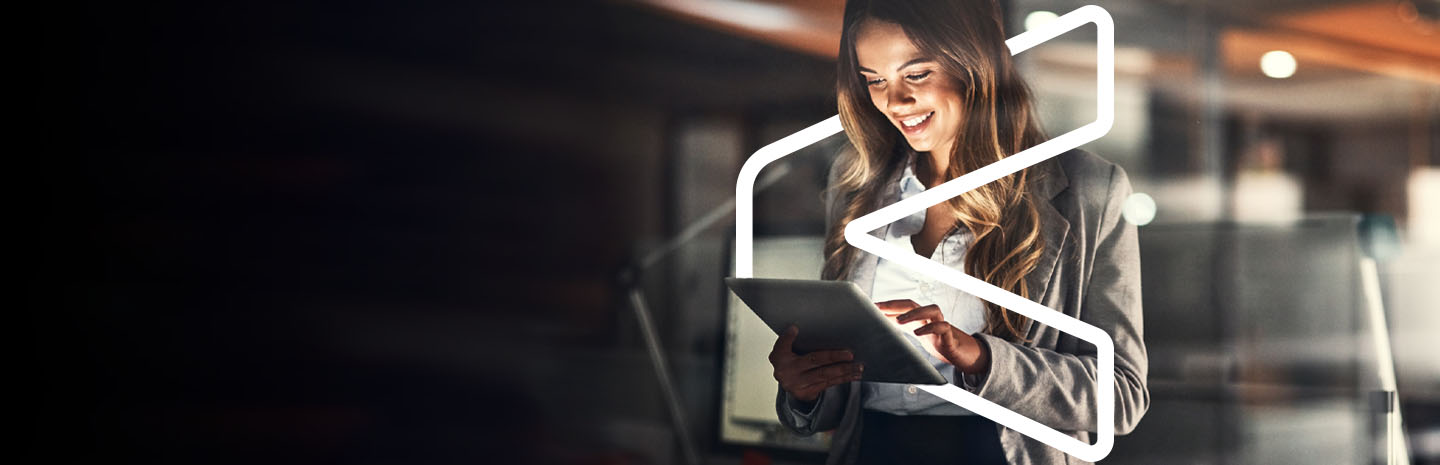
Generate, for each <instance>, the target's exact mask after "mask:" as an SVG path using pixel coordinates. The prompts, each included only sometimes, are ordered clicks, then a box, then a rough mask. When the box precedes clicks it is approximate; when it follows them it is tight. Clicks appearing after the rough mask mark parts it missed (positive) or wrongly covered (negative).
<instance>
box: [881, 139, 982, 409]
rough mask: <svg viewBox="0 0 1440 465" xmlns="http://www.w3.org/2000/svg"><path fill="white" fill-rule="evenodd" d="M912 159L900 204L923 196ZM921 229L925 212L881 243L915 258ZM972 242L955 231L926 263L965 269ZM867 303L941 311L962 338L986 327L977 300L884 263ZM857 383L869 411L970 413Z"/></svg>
mask: <svg viewBox="0 0 1440 465" xmlns="http://www.w3.org/2000/svg"><path fill="white" fill-rule="evenodd" d="M913 160H914V157H911V163H910V164H909V166H907V167H906V168H905V173H904V175H902V176H901V178H900V186H898V191H899V197H900V198H901V199H904V198H909V197H910V196H912V195H915V194H919V193H920V192H924V191H925V186H924V185H923V184H921V183H920V180H919V179H918V178H916V177H915V174H914V169H913V166H914V163H913ZM924 224H925V211H924V210H921V211H920V212H919V213H917V214H915V215H911V216H910V217H907V218H904V219H902V220H900V221H897V222H896V223H895V224H892V225H890V227H889V228H888V232H887V233H886V237H885V241H886V242H888V243H890V245H892V246H894V247H897V248H900V249H901V250H907V251H910V252H912V253H913V252H914V250H915V249H914V247H913V246H912V245H911V242H910V237H911V236H912V235H913V234H917V233H919V232H920V231H919V230H920V228H921V227H923V226H924ZM970 242H971V235H970V233H969V231H966V230H965V229H964V228H959V229H957V230H956V231H955V232H953V233H951V234H950V235H947V236H945V238H944V239H942V240H941V241H940V243H939V244H938V245H937V246H936V247H935V250H934V252H933V253H931V254H930V259H931V260H935V261H937V262H940V263H943V264H945V265H946V266H949V267H952V268H956V269H964V267H965V252H966V250H968V249H969V245H970ZM870 298H871V299H872V300H874V301H875V302H884V301H888V300H900V299H910V300H913V301H915V303H917V304H920V305H922V306H923V305H932V304H933V305H938V306H939V307H940V312H941V313H942V314H944V316H945V321H947V322H949V323H950V324H952V325H954V326H955V327H956V328H959V329H960V330H961V331H965V332H966V333H970V334H974V333H976V332H979V331H980V330H981V329H984V327H985V306H984V303H983V302H981V301H980V299H979V298H977V297H975V296H973V295H970V294H967V293H965V292H962V291H960V290H959V289H955V288H953V287H950V285H948V284H945V283H942V282H939V281H937V280H935V279H933V278H930V277H928V276H925V275H922V274H920V273H916V272H914V271H913V270H910V269H908V268H905V267H903V266H901V265H899V264H897V263H895V262H891V261H889V260H885V259H883V258H882V259H880V261H879V263H878V264H877V266H876V268H875V285H874V287H873V288H872V289H871V291H870ZM877 311H878V310H877ZM912 331H913V328H912ZM903 333H904V334H905V335H906V338H907V339H909V340H910V343H911V344H914V345H915V347H916V348H918V349H920V352H921V353H922V354H924V356H925V359H926V361H928V362H930V365H931V366H934V367H935V369H936V370H938V371H939V372H940V374H941V375H944V376H945V379H946V380H947V381H949V382H950V383H952V384H958V383H956V378H955V377H956V376H957V373H956V371H955V367H954V366H952V365H950V363H949V362H946V361H944V360H942V359H939V358H936V357H935V356H934V355H931V354H930V352H929V351H928V350H926V349H925V347H924V345H923V343H922V342H921V341H920V339H919V338H917V337H915V336H914V335H913V333H911V331H903ZM861 384H862V389H863V390H862V392H861V399H862V405H863V407H864V408H867V409H870V410H876V411H881V412H886V413H890V414H895V415H971V414H972V413H971V412H970V411H969V410H966V409H964V408H961V407H960V406H958V405H955V404H953V403H950V402H948V401H946V400H944V399H941V398H939V397H935V396H934V395H931V394H930V393H928V392H925V391H923V390H920V389H919V388H918V387H916V386H913V385H908V384H895V383H873V382H868V381H867V382H863V383H861Z"/></svg>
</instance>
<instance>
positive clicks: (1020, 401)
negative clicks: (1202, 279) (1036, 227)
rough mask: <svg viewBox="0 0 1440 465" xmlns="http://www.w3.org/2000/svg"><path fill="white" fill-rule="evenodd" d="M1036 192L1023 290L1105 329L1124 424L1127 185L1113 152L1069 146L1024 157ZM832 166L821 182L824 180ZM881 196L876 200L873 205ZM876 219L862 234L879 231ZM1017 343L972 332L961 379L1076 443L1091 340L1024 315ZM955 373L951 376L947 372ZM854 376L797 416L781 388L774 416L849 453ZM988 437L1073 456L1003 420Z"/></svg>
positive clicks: (1130, 389) (1135, 360)
mask: <svg viewBox="0 0 1440 465" xmlns="http://www.w3.org/2000/svg"><path fill="white" fill-rule="evenodd" d="M1031 169H1032V171H1031V175H1032V181H1031V182H1032V184H1031V185H1032V186H1033V188H1034V193H1035V194H1036V195H1038V197H1039V198H1042V199H1048V200H1049V202H1042V203H1041V205H1040V206H1039V207H1040V208H1039V209H1040V228H1041V234H1042V235H1043V236H1044V239H1045V253H1044V255H1043V256H1042V258H1041V259H1040V263H1039V265H1038V266H1036V268H1035V270H1034V271H1032V272H1031V273H1030V274H1029V275H1028V276H1026V285H1027V286H1028V288H1029V289H1031V292H1032V295H1031V296H1030V299H1031V300H1034V301H1036V302H1038V303H1040V304H1043V305H1045V306H1047V307H1050V308H1052V309H1055V310H1056V311H1060V312H1064V313H1065V314H1066V315H1069V316H1071V317H1075V318H1078V319H1080V320H1081V321H1084V322H1086V323H1089V324H1091V325H1094V326H1096V327H1098V328H1100V329H1103V330H1105V332H1106V333H1109V334H1110V337H1112V338H1114V340H1115V433H1116V434H1126V433H1129V432H1130V431H1132V430H1134V429H1135V425H1136V424H1137V423H1139V422H1140V417H1141V416H1143V415H1144V414H1145V410H1146V409H1147V408H1149V406H1150V393H1149V391H1148V390H1147V389H1146V387H1145V373H1146V371H1147V359H1146V355H1145V344H1144V342H1143V341H1142V339H1141V331H1142V324H1141V316H1140V250H1139V245H1138V244H1137V239H1136V232H1135V225H1134V224H1131V223H1129V222H1127V221H1125V219H1124V218H1123V217H1122V216H1121V214H1120V211H1121V207H1122V206H1123V205H1124V202H1125V199H1126V198H1127V197H1129V195H1130V181H1129V179H1128V178H1127V177H1126V176H1125V171H1124V170H1123V169H1121V168H1120V167H1119V166H1117V165H1115V164H1114V163H1110V162H1109V161H1106V160H1105V159H1102V158H1100V157H1098V156H1095V155H1092V154H1090V153H1088V152H1084V151H1080V150H1072V151H1070V152H1066V153H1063V154H1060V155H1058V156H1056V157H1054V158H1051V159H1050V160H1046V161H1045V162H1042V163H1040V164H1038V165H1035V166H1034V167H1033V168H1031ZM835 171H838V170H834V169H832V177H831V182H832V183H833V182H834V174H835V173H834V172H835ZM826 204H827V205H826V211H827V214H828V218H827V224H828V225H830V227H834V226H835V222H836V221H838V218H839V215H840V212H841V209H842V208H843V202H838V201H835V199H834V198H832V196H827V197H826ZM882 206H883V205H877V206H876V208H877V209H878V208H880V207H882ZM887 229H888V227H887V228H882V229H880V230H877V231H876V232H874V233H873V234H877V235H880V237H884V234H885V233H886V232H887ZM878 262H879V257H876V256H874V255H871V254H865V253H862V254H860V257H859V258H858V262H857V263H856V264H855V268H854V269H853V272H852V273H851V278H850V280H851V281H853V282H854V283H856V284H857V285H859V286H860V288H861V289H866V290H869V289H871V288H872V287H873V285H874V279H875V267H876V265H877V264H878ZM1022 331H1025V332H1026V334H1027V335H1028V339H1029V340H1030V342H1029V343H1027V344H1017V343H1012V342H1007V341H1005V340H1004V339H1000V338H997V337H994V336H990V335H986V334H981V335H979V337H980V339H981V340H982V341H983V342H984V343H985V344H986V345H988V346H989V348H990V372H989V373H988V374H987V375H985V376H984V377H982V378H981V379H980V380H979V383H978V385H975V386H962V387H965V388H967V389H969V390H970V391H971V392H975V393H976V394H978V395H979V396H980V397H983V398H985V399H986V400H989V401H991V402H994V403H996V404H999V405H1001V406H1004V407H1005V408H1008V409H1010V410H1013V411H1015V412H1016V413H1019V414H1021V415H1024V416H1026V417H1029V418H1031V419H1034V420H1035V421H1038V422H1040V423H1042V424H1044V425H1046V426H1049V427H1051V428H1055V429H1057V430H1060V431H1064V432H1069V433H1070V434H1071V435H1072V436H1074V437H1075V438H1077V439H1079V440H1081V441H1084V442H1086V443H1089V442H1091V437H1090V436H1091V435H1092V432H1093V430H1094V429H1095V422H1096V414H1095V395H1094V394H1095V383H1094V379H1095V375H1094V372H1095V366H1096V365H1095V348H1094V347H1093V346H1091V345H1090V344H1089V343H1085V342H1083V341H1081V340H1080V339H1078V338H1075V337H1074V336H1071V335H1069V334H1065V333H1062V332H1060V331H1059V330H1056V329H1054V328H1050V327H1048V326H1045V325H1042V324H1038V323H1033V322H1032V323H1031V324H1029V325H1028V326H1027V327H1026V328H1023V329H1022ZM956 378H957V380H958V379H960V377H956ZM860 392H861V389H860V385H859V382H851V383H848V384H842V385H838V386H833V387H831V388H829V389H826V390H825V392H823V393H822V394H821V395H820V398H819V399H817V401H816V404H815V405H814V406H813V410H810V411H809V415H806V417H808V418H809V421H806V420H803V419H799V418H797V416H796V414H795V410H792V409H794V408H798V407H797V406H796V404H795V403H794V399H793V398H791V397H790V396H789V394H788V393H786V392H785V391H784V390H783V389H782V390H780V392H779V395H778V396H777V399H776V410H777V413H778V414H779V416H780V421H781V422H782V423H784V424H785V425H786V426H787V427H789V428H790V429H791V430H794V431H795V432H796V433H798V434H802V435H809V434H814V433H815V432H818V431H828V430H834V436H833V437H832V438H831V439H832V442H831V446H830V456H829V459H828V460H827V463H828V464H853V463H855V461H856V459H857V457H858V453H859V450H860V435H861V434H862V433H863V429H864V428H863V425H861V424H860V421H859V419H860V417H861V415H860V405H861V400H860ZM997 427H998V428H1000V443H1001V445H1002V446H1003V447H1004V449H1005V456H1006V459H1007V460H1008V461H1009V462H1010V463H1012V464H1050V463H1085V462H1083V461H1081V460H1079V459H1077V458H1075V457H1071V456H1070V455H1068V454H1065V453H1064V452H1061V451H1060V450H1059V449H1055V448H1052V447H1050V446H1047V445H1045V444H1044V443H1042V442H1040V441H1037V440H1034V439H1030V438H1029V437H1026V436H1025V435H1023V434H1020V433H1018V432H1015V431H1012V430H1010V429H1008V428H1005V427H1003V426H998V425H997Z"/></svg>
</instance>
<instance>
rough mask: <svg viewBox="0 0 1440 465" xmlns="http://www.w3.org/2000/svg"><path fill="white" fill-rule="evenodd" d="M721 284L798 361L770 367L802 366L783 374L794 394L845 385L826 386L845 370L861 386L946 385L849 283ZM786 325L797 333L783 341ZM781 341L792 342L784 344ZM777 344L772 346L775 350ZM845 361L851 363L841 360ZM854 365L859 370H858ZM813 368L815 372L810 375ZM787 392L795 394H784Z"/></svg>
mask: <svg viewBox="0 0 1440 465" xmlns="http://www.w3.org/2000/svg"><path fill="white" fill-rule="evenodd" d="M725 284H726V285H727V286H729V287H730V290H731V291H733V292H735V295H737V296H739V297H740V300H742V301H744V302H745V304H746V305H747V306H749V307H750V309H751V311H753V312H755V314H756V315H758V316H759V317H760V319H761V320H764V321H765V324H766V325H767V326H769V327H770V329H771V330H772V331H774V332H775V334H777V335H780V337H781V338H782V340H784V342H785V344H787V345H788V346H789V347H790V349H791V354H793V355H795V356H797V357H802V358H801V359H800V361H799V362H795V361H794V360H790V359H787V358H784V354H780V355H778V356H777V355H775V354H774V353H772V360H771V361H772V363H775V361H776V358H774V357H779V358H781V361H782V362H788V363H805V365H803V368H805V369H804V370H800V369H799V368H802V366H799V365H796V366H792V367H789V370H787V371H786V373H785V374H786V376H787V377H789V378H791V379H789V380H788V381H789V382H791V383H792V384H794V385H795V387H796V388H797V389H801V390H802V391H806V392H808V390H809V389H806V388H809V387H812V386H811V385H812V384H816V383H822V384H825V385H826V386H827V387H828V386H829V385H833V384H838V382H846V381H838V382H835V383H831V381H837V380H838V379H841V378H844V377H846V376H847V375H853V373H851V372H849V371H848V370H851V369H852V368H854V369H855V371H858V372H859V374H860V380H863V381H873V382H886V383H908V384H946V383H947V381H946V379H945V377H944V376H941V375H940V372H939V371H937V370H936V369H935V367H933V366H931V365H930V363H929V362H927V361H926V360H925V357H924V355H923V354H922V353H921V352H920V349H918V348H916V347H915V345H913V344H911V343H910V341H908V340H907V339H906V338H905V336H904V334H902V333H901V330H900V327H899V325H897V324H895V322H893V321H892V319H891V318H886V317H885V316H884V315H883V314H882V313H881V312H880V311H878V309H877V308H876V306H875V304H873V303H871V302H870V301H869V298H868V297H866V296H865V294H864V293H863V292H861V291H860V288H859V287H857V286H855V284H853V283H850V282H844V281H815V280H793V279H759V278H745V279H737V278H727V279H726V280H725ZM792 325H793V326H795V327H797V328H798V332H797V333H795V334H792V335H790V336H786V335H785V334H786V332H787V329H788V328H789V327H790V326H792ZM787 338H788V339H792V340H785V339H787ZM780 342H781V341H777V344H776V345H777V350H778V348H779V347H780ZM847 351H848V353H846V352H847ZM811 354H815V355H813V356H812V355H811ZM846 356H849V357H852V358H851V359H849V360H846V359H845V358H844V357H846ZM803 357H811V358H809V359H804V358H803ZM858 366H863V367H864V369H863V370H859V369H858ZM776 368H777V378H779V377H780V375H781V373H780V371H781V368H782V367H781V366H780V365H778V364H777V366H776ZM817 369H818V370H820V371H818V372H817V371H815V370H817ZM792 371H795V372H796V373H791V372H792ZM807 372H814V373H811V374H809V375H807V376H805V377H803V378H802V377H801V376H800V374H803V373H807ZM792 375H793V376H792ZM783 382H784V381H782V383H783ZM782 386H783V384H782ZM822 390H824V388H823V387H821V388H819V389H818V390H816V394H817V395H818V392H819V391H822ZM787 391H790V392H791V394H796V392H795V391H791V390H790V389H787ZM802 393H805V392H802ZM801 400H804V399H801Z"/></svg>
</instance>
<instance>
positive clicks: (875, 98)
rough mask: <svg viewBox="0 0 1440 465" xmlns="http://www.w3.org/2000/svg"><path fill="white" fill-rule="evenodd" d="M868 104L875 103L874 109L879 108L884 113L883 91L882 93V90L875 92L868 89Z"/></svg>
mask: <svg viewBox="0 0 1440 465" xmlns="http://www.w3.org/2000/svg"><path fill="white" fill-rule="evenodd" d="M870 104H872V105H875V109H876V110H880V112H881V113H884V112H885V93H884V92H875V91H873V90H872V91H870Z"/></svg>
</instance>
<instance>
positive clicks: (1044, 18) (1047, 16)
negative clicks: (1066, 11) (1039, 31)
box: [1025, 10, 1060, 31]
mask: <svg viewBox="0 0 1440 465" xmlns="http://www.w3.org/2000/svg"><path fill="white" fill-rule="evenodd" d="M1059 17H1060V16H1058V15H1056V14H1055V13H1053V12H1049V11H1045V10H1039V11H1032V12H1030V14H1028V15H1025V30H1027V31H1032V30H1035V28H1038V27H1040V26H1044V25H1045V23H1048V22H1051V21H1054V20H1055V18H1059Z"/></svg>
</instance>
